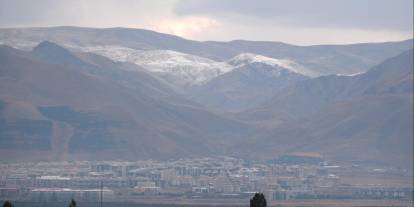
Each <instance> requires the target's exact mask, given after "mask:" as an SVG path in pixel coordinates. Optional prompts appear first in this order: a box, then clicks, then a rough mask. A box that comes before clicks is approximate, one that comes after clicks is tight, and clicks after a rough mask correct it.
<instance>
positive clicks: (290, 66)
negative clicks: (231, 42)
mask: <svg viewBox="0 0 414 207" xmlns="http://www.w3.org/2000/svg"><path fill="white" fill-rule="evenodd" d="M227 62H228V63H229V64H230V65H233V66H234V67H237V68H239V67H243V66H245V65H248V64H253V63H261V64H266V65H269V66H273V67H275V68H279V69H280V68H282V69H286V70H289V71H291V72H294V73H298V74H301V75H304V76H309V77H316V76H318V75H319V74H317V73H316V72H314V71H311V70H309V69H307V68H305V67H304V66H303V65H300V64H298V63H296V62H295V61H292V60H288V59H275V58H270V57H266V56H263V55H259V54H254V53H241V54H239V55H237V56H235V57H233V58H232V59H230V60H229V61H227Z"/></svg>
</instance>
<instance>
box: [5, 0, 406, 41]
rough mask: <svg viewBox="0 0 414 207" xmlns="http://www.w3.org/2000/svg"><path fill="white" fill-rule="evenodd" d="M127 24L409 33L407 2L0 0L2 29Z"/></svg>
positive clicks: (348, 37) (308, 35)
mask: <svg viewBox="0 0 414 207" xmlns="http://www.w3.org/2000/svg"><path fill="white" fill-rule="evenodd" d="M61 25H72V26H85V27H133V28H145V29H151V30H155V31H159V32H164V33H170V34H175V35H179V36H182V37H185V38H189V39H195V40H233V39H248V40H271V41H283V42H288V43H293V44H300V45H309V44H321V43H352V42H374V41H392V40H402V39H408V38H412V36H413V0H158V1H157V0H146V1H144V0H0V27H32V26H61Z"/></svg>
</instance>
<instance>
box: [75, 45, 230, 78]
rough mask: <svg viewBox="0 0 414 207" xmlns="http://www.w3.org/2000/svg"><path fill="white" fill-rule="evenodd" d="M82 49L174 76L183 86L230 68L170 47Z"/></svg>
mask: <svg viewBox="0 0 414 207" xmlns="http://www.w3.org/2000/svg"><path fill="white" fill-rule="evenodd" d="M82 50H83V51H84V52H91V53H95V54H98V55H102V56H105V57H108V58H110V59H112V60H114V61H119V62H130V63H135V64H137V65H139V66H142V67H144V68H145V69H147V70H148V71H150V72H153V73H160V74H161V75H163V74H164V75H165V74H168V75H170V76H174V77H175V79H176V80H177V79H181V80H182V82H183V84H184V85H185V84H190V85H197V84H202V83H203V82H206V81H209V80H211V79H213V78H215V77H217V76H219V75H221V74H224V73H227V72H229V71H231V70H232V69H233V67H232V66H231V65H229V64H227V63H225V62H217V61H214V60H211V59H208V58H202V57H198V56H195V55H190V54H185V53H181V52H176V51H172V50H135V49H131V48H127V47H121V46H94V47H84V48H82Z"/></svg>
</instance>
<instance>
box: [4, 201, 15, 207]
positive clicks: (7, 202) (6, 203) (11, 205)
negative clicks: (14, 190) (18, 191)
mask: <svg viewBox="0 0 414 207" xmlns="http://www.w3.org/2000/svg"><path fill="white" fill-rule="evenodd" d="M3 207H14V206H13V204H12V203H10V201H5V202H4V204H3Z"/></svg>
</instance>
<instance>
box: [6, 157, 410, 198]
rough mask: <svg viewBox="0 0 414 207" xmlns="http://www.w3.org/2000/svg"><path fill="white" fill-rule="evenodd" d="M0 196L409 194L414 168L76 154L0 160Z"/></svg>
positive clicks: (290, 160) (315, 161) (316, 159)
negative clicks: (125, 158) (53, 158)
mask: <svg viewBox="0 0 414 207" xmlns="http://www.w3.org/2000/svg"><path fill="white" fill-rule="evenodd" d="M0 172H1V174H0V176H1V177H0V197H1V199H10V200H16V201H39V202H48V201H50V202H52V201H67V200H70V199H72V198H74V199H77V200H79V201H99V200H100V199H101V197H102V199H103V200H104V201H134V200H135V201H139V200H140V199H159V200H162V199H184V200H187V199H188V200H197V199H207V200H208V199H211V200H217V199H223V200H225V199H246V198H249V197H251V196H252V194H254V192H263V193H264V194H265V196H266V198H267V199H268V200H270V201H272V200H303V199H307V200H309V199H318V200H321V199H322V200H323V199H330V200H335V199H342V200H343V199H370V200H376V199H381V200H384V199H387V200H407V201H409V200H411V198H412V196H413V195H412V192H413V191H412V190H413V189H412V187H411V186H412V185H411V184H412V180H411V177H412V172H411V171H410V170H407V169H401V168H394V167H382V168H380V167H378V166H375V165H369V166H368V165H365V164H358V163H354V164H343V165H338V164H335V163H334V162H329V161H326V160H324V159H323V157H322V156H320V155H315V154H289V155H284V156H280V157H279V158H277V159H274V160H269V161H266V162H252V161H246V160H242V159H237V158H232V157H209V158H194V159H177V160H168V161H155V160H142V161H135V162H131V161H128V162H127V161H71V162H67V161H65V162H36V163H34V162H33V163H9V164H1V165H0Z"/></svg>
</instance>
